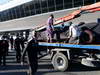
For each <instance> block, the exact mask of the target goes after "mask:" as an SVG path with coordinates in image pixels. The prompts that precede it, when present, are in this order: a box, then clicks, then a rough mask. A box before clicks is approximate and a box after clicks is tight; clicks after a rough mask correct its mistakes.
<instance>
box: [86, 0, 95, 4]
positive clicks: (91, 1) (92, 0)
mask: <svg viewBox="0 0 100 75" xmlns="http://www.w3.org/2000/svg"><path fill="white" fill-rule="evenodd" d="M94 2H95V1H94V0H84V5H89V4H93V3H94Z"/></svg>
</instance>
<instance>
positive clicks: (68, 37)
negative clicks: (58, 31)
mask: <svg viewBox="0 0 100 75" xmlns="http://www.w3.org/2000/svg"><path fill="white" fill-rule="evenodd" d="M71 30H72V29H71V27H69V35H68V38H70V37H71V35H72V34H71Z"/></svg>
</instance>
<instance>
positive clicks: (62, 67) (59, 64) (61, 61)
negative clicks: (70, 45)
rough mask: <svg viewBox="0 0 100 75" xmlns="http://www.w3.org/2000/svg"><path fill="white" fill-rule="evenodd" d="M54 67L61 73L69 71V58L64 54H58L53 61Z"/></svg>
mask: <svg viewBox="0 0 100 75" xmlns="http://www.w3.org/2000/svg"><path fill="white" fill-rule="evenodd" d="M52 64H53V67H54V68H55V69H56V70H59V71H66V70H67V69H68V58H67V57H66V56H65V55H64V54H63V53H56V54H55V55H54V56H53V59H52Z"/></svg>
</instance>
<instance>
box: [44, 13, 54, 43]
mask: <svg viewBox="0 0 100 75" xmlns="http://www.w3.org/2000/svg"><path fill="white" fill-rule="evenodd" d="M53 24H54V16H53V14H51V15H50V16H49V18H48V20H47V28H46V31H47V41H48V42H52V40H53V37H54V27H53Z"/></svg>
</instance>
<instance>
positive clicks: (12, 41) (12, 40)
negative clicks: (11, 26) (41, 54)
mask: <svg viewBox="0 0 100 75" xmlns="http://www.w3.org/2000/svg"><path fill="white" fill-rule="evenodd" d="M10 44H11V50H12V49H13V44H14V39H13V36H11V38H10Z"/></svg>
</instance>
